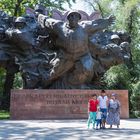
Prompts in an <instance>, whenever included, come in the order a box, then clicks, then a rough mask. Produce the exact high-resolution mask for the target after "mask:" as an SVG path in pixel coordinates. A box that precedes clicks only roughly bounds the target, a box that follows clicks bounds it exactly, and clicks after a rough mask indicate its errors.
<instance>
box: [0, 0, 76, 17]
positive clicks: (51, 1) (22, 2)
mask: <svg viewBox="0 0 140 140" xmlns="http://www.w3.org/2000/svg"><path fill="white" fill-rule="evenodd" d="M72 2H75V0H0V9H3V10H4V11H5V12H7V13H8V14H9V15H11V16H13V15H14V16H20V15H23V14H24V13H25V8H26V7H31V8H34V6H35V5H36V4H37V3H41V4H42V5H44V6H45V7H47V8H48V9H52V8H57V9H60V10H64V8H63V4H64V3H68V5H69V6H71V3H72Z"/></svg>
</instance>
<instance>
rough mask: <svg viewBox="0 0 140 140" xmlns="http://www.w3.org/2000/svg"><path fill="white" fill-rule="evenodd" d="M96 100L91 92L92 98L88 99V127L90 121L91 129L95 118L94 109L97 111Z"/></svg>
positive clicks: (95, 96)
mask: <svg viewBox="0 0 140 140" xmlns="http://www.w3.org/2000/svg"><path fill="white" fill-rule="evenodd" d="M98 103H99V102H98V100H97V95H96V94H93V95H92V99H90V100H89V102H88V113H89V117H88V122H87V123H88V128H89V127H90V123H91V122H92V124H93V129H94V127H95V120H96V111H97V106H98Z"/></svg>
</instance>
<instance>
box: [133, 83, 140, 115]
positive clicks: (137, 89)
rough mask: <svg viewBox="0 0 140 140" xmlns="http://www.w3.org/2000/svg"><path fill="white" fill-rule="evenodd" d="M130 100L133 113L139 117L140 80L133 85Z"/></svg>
mask: <svg viewBox="0 0 140 140" xmlns="http://www.w3.org/2000/svg"><path fill="white" fill-rule="evenodd" d="M131 102H132V105H133V110H134V113H135V115H136V116H137V117H140V81H139V82H137V83H136V84H134V85H133V94H132V95H131Z"/></svg>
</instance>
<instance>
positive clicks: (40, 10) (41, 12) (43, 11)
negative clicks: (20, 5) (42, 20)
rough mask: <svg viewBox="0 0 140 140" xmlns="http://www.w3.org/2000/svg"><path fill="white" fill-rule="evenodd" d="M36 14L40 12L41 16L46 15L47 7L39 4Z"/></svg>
mask: <svg viewBox="0 0 140 140" xmlns="http://www.w3.org/2000/svg"><path fill="white" fill-rule="evenodd" d="M35 12H38V13H40V14H44V13H45V7H44V6H43V5H41V4H37V5H36V6H35Z"/></svg>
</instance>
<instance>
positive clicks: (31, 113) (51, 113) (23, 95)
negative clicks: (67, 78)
mask: <svg viewBox="0 0 140 140" xmlns="http://www.w3.org/2000/svg"><path fill="white" fill-rule="evenodd" d="M100 92H101V91H100V90H58V89H57V90H40V89H39V90H26V89H23V90H12V93H11V104H10V115H11V119H16V120H20V119H84V118H87V117H88V114H87V106H88V100H89V98H91V95H92V94H93V93H95V94H97V95H100ZM106 93H107V95H108V97H109V96H110V94H111V93H117V94H118V99H119V100H120V102H121V118H129V106H128V91H127V90H106Z"/></svg>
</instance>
